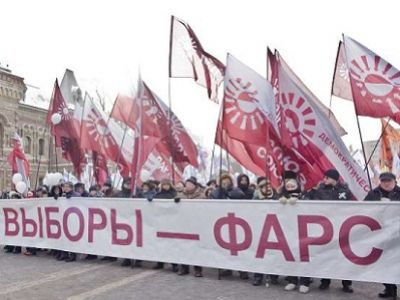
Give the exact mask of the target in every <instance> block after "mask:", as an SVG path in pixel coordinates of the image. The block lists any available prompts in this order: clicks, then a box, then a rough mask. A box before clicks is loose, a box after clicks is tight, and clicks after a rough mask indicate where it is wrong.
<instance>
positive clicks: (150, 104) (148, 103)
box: [142, 90, 163, 124]
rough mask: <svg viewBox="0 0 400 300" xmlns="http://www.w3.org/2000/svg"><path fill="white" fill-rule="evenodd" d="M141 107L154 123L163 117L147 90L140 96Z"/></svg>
mask: <svg viewBox="0 0 400 300" xmlns="http://www.w3.org/2000/svg"><path fill="white" fill-rule="evenodd" d="M142 108H143V111H144V113H145V114H146V115H147V116H148V117H149V118H150V119H151V121H152V122H153V123H154V124H158V120H160V119H161V118H162V117H163V112H162V111H161V109H160V107H159V106H158V105H157V103H156V101H155V100H154V98H153V96H152V95H150V93H149V92H148V91H147V90H146V91H144V93H143V96H142Z"/></svg>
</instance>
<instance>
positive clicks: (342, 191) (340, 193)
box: [304, 169, 354, 293]
mask: <svg viewBox="0 0 400 300" xmlns="http://www.w3.org/2000/svg"><path fill="white" fill-rule="evenodd" d="M304 198H305V199H308V200H336V201H337V200H340V201H349V200H352V199H354V197H353V195H352V193H351V192H350V190H349V188H348V186H347V185H346V184H343V183H341V182H340V174H339V172H338V171H337V170H336V169H329V170H327V171H325V173H324V178H323V180H322V183H321V184H320V185H319V186H318V187H316V188H314V189H312V190H311V191H309V192H308V193H306V194H305V196H304ZM330 283H331V280H330V279H329V278H323V279H321V283H320V285H319V289H320V290H327V289H328V288H329V286H330ZM342 286H343V287H342V290H343V292H345V293H353V288H352V281H351V280H342Z"/></svg>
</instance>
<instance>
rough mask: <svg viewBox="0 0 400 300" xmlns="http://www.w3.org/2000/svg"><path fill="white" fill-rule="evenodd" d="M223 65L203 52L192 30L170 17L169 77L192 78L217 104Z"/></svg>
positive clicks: (180, 21) (222, 77)
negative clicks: (205, 89)
mask: <svg viewBox="0 0 400 300" xmlns="http://www.w3.org/2000/svg"><path fill="white" fill-rule="evenodd" d="M224 69H225V68H224V65H223V64H222V63H221V62H220V61H219V60H218V59H216V58H215V57H214V56H212V55H210V54H209V53H207V52H206V51H204V49H203V47H202V46H201V44H200V41H199V39H198V38H197V36H196V34H195V33H194V31H193V30H192V28H191V27H190V26H189V25H188V24H187V23H186V22H184V21H182V20H179V19H178V18H175V17H174V16H172V17H171V36H170V59H169V77H175V78H178V77H181V78H193V79H194V80H195V81H196V82H197V83H198V84H199V85H201V86H204V87H205V88H207V92H208V97H209V98H210V99H211V100H213V101H215V102H218V86H219V85H220V84H221V82H222V81H223V79H224Z"/></svg>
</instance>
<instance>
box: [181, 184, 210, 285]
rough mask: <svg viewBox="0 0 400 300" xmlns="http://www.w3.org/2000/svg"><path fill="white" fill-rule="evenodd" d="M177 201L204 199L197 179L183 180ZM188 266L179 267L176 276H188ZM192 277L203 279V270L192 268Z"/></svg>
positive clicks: (197, 267)
mask: <svg viewBox="0 0 400 300" xmlns="http://www.w3.org/2000/svg"><path fill="white" fill-rule="evenodd" d="M176 197H177V198H178V199H193V200H194V199H205V198H206V197H205V195H204V192H203V187H201V186H200V185H199V184H198V182H197V178H196V177H193V176H191V177H190V178H188V179H186V180H185V188H184V189H183V191H182V192H180V193H178V194H177V196H176ZM189 269H190V266H189V265H179V271H178V275H180V276H183V275H187V274H189ZM194 276H195V277H203V268H202V267H200V266H194Z"/></svg>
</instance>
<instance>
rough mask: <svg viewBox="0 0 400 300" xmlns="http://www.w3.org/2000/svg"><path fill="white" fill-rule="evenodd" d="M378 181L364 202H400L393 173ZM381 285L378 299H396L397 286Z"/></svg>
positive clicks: (399, 192) (399, 188) (399, 189)
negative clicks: (381, 290) (382, 288)
mask: <svg viewBox="0 0 400 300" xmlns="http://www.w3.org/2000/svg"><path fill="white" fill-rule="evenodd" d="M379 181H380V182H379V186H378V187H377V188H375V189H373V190H372V191H369V192H368V194H367V196H366V197H365V199H364V200H365V201H400V187H399V186H398V185H397V182H396V176H394V174H393V173H390V172H384V173H382V174H381V175H379ZM383 285H384V286H385V290H384V291H383V292H382V293H379V297H380V298H392V299H397V286H396V285H395V284H388V283H384V284H383Z"/></svg>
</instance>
